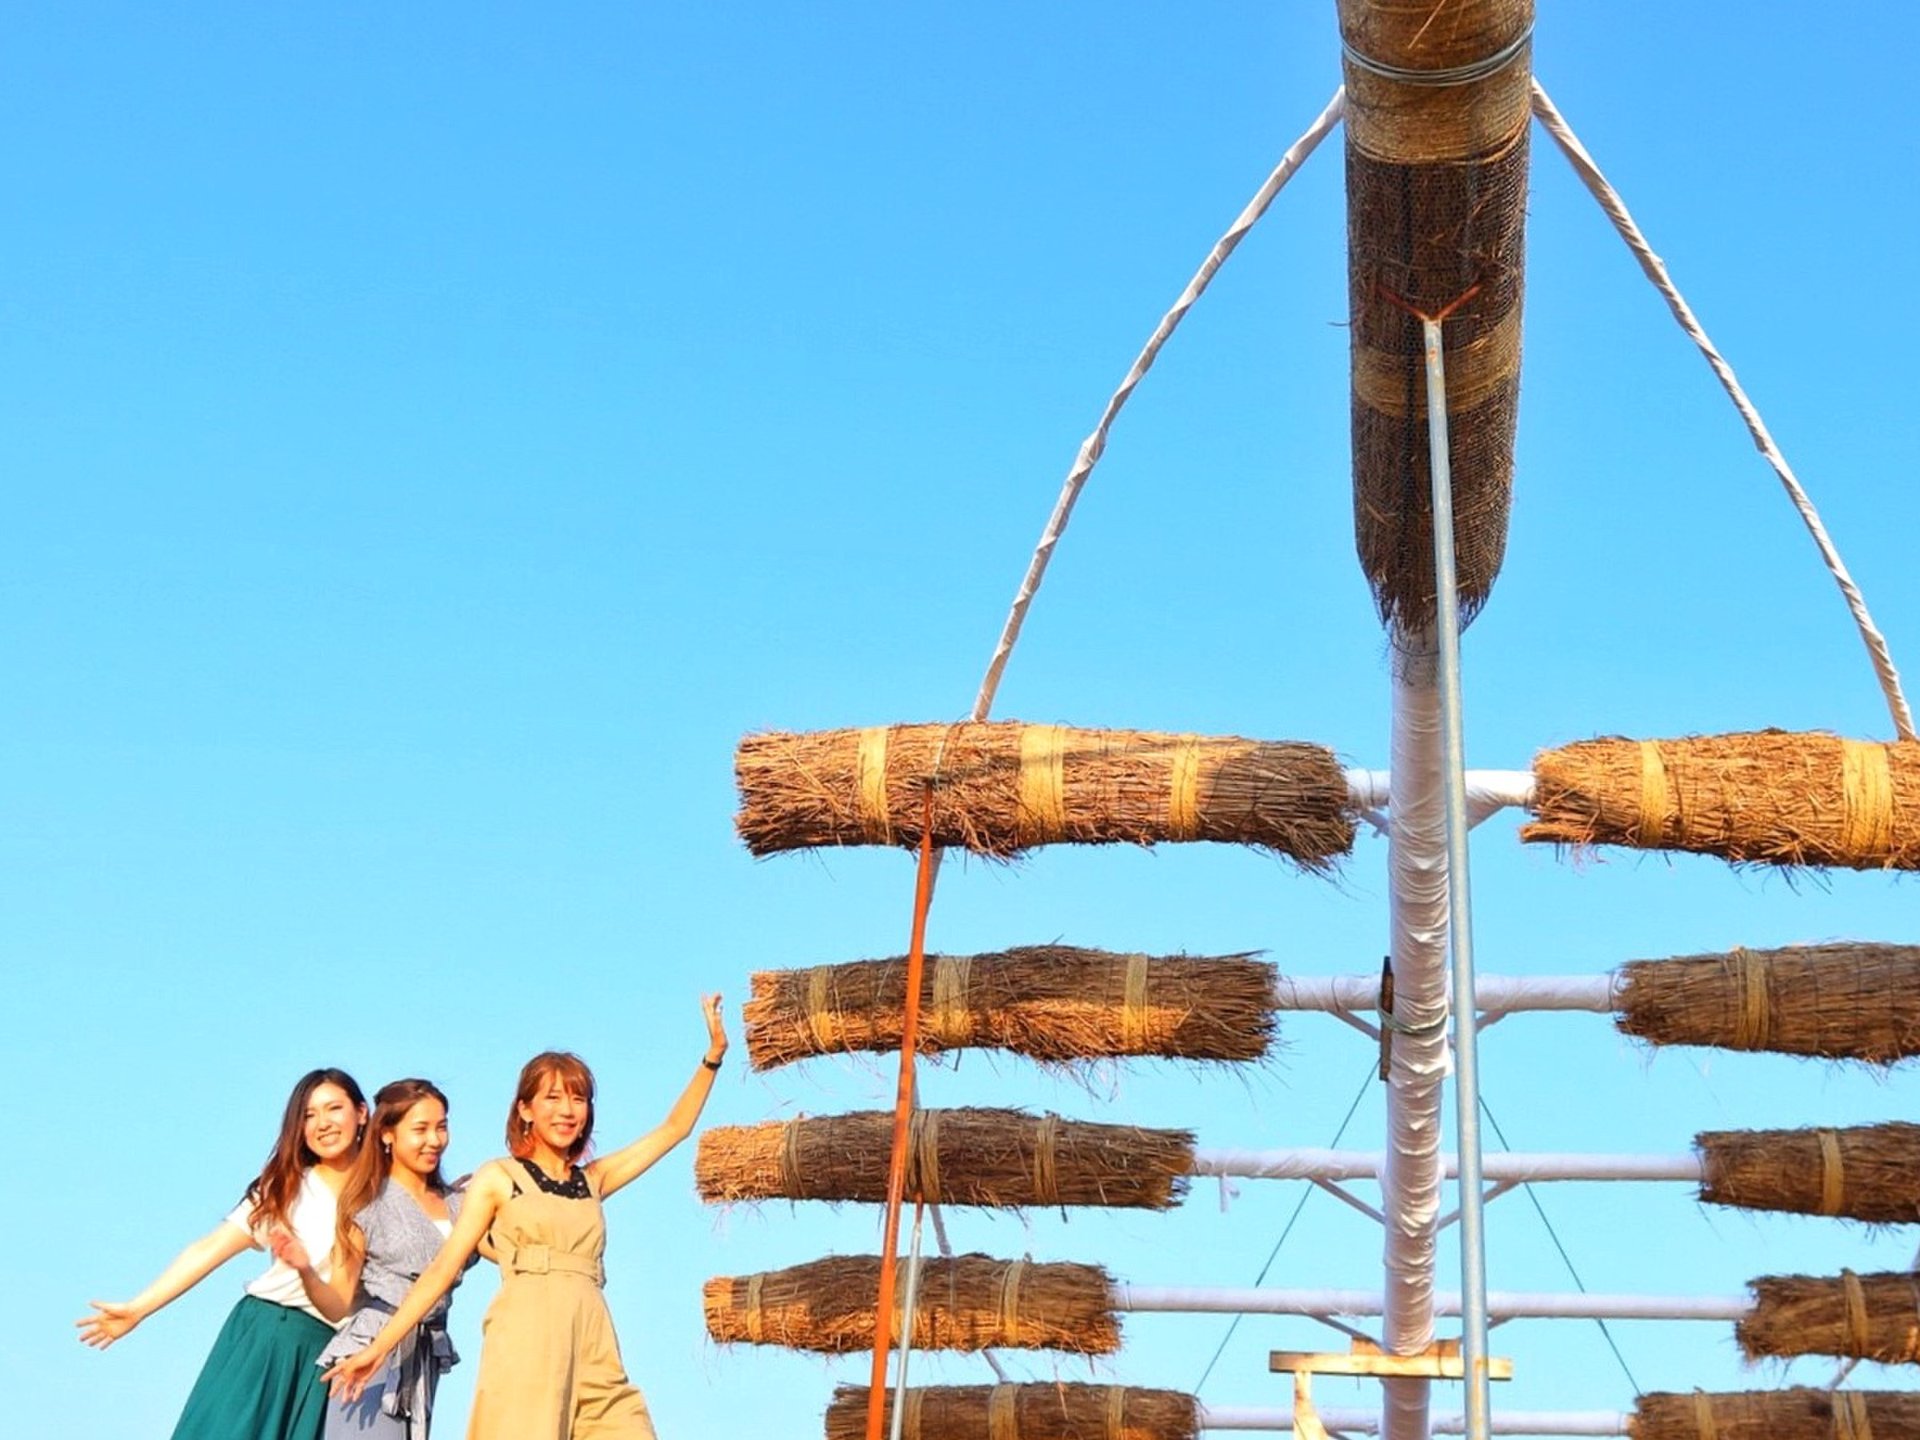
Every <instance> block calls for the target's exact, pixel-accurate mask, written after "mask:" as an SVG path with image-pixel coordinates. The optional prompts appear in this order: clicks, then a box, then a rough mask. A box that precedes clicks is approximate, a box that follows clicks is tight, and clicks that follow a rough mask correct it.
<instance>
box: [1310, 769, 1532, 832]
mask: <svg viewBox="0 0 1920 1440" xmlns="http://www.w3.org/2000/svg"><path fill="white" fill-rule="evenodd" d="M1346 779H1347V797H1348V798H1349V799H1350V800H1351V801H1352V802H1353V805H1354V807H1355V808H1356V809H1360V810H1378V809H1380V808H1381V807H1382V806H1384V805H1386V804H1387V803H1388V797H1389V796H1390V794H1391V793H1392V789H1393V779H1392V777H1391V776H1390V775H1389V774H1388V773H1387V772H1386V771H1385V770H1349V771H1347V772H1346ZM1532 805H1533V772H1532V771H1531V770H1469V771H1467V821H1468V823H1469V824H1473V825H1478V824H1479V823H1480V822H1481V821H1482V820H1484V819H1486V818H1487V817H1488V816H1489V815H1491V814H1493V813H1494V812H1495V811H1497V810H1504V809H1506V808H1507V807H1508V806H1512V807H1514V808H1515V809H1519V810H1526V809H1530V808H1531V807H1532Z"/></svg>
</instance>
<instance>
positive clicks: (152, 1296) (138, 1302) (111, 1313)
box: [73, 1220, 254, 1350]
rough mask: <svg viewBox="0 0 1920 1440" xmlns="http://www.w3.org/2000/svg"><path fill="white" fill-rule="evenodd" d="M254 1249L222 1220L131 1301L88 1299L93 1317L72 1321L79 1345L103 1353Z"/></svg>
mask: <svg viewBox="0 0 1920 1440" xmlns="http://www.w3.org/2000/svg"><path fill="white" fill-rule="evenodd" d="M253 1248H254V1245H253V1237H252V1236H251V1235H249V1234H248V1233H247V1232H246V1231H244V1230H242V1229H241V1228H240V1227H239V1226H238V1225H235V1224H234V1223H233V1222H232V1221H230V1220H223V1221H221V1222H220V1224H219V1225H218V1226H217V1227H216V1228H215V1229H213V1230H211V1231H209V1232H208V1233H207V1234H205V1235H202V1236H201V1237H200V1238H199V1239H198V1240H196V1241H194V1242H193V1243H192V1244H191V1245H189V1246H187V1248H186V1249H184V1250H182V1251H181V1252H180V1253H179V1254H178V1255H176V1256H174V1257H173V1263H172V1264H170V1265H168V1266H167V1268H166V1269H164V1270H162V1271H161V1272H160V1273H159V1275H157V1276H155V1277H154V1281H153V1283H152V1284H151V1285H149V1286H147V1288H146V1289H144V1290H142V1291H141V1292H140V1293H139V1294H138V1295H136V1296H134V1297H133V1299H131V1300H89V1301H88V1302H87V1303H88V1304H89V1305H91V1306H92V1307H93V1314H91V1315H87V1316H84V1317H82V1318H81V1319H78V1320H76V1321H74V1322H73V1323H74V1325H75V1326H76V1327H78V1329H79V1331H80V1343H81V1344H83V1345H91V1346H92V1347H93V1348H94V1349H96V1350H104V1349H106V1348H107V1347H108V1346H109V1345H111V1344H113V1342H114V1341H116V1340H118V1339H120V1338H121V1337H122V1336H124V1335H126V1334H127V1333H128V1332H129V1331H131V1330H132V1329H133V1327H134V1326H136V1325H138V1324H139V1323H140V1322H141V1321H142V1320H144V1319H146V1318H147V1316H149V1315H151V1314H153V1312H154V1311H156V1310H158V1309H160V1308H161V1307H162V1306H163V1305H168V1304H171V1303H172V1302H173V1301H175V1300H178V1299H179V1298H180V1297H181V1296H182V1295H184V1294H186V1293H187V1291H189V1290H191V1289H192V1288H193V1287H194V1286H196V1285H198V1284H199V1283H200V1282H201V1281H202V1280H204V1279H206V1278H207V1276H209V1275H211V1274H212V1273H213V1272H214V1271H215V1270H217V1269H219V1268H220V1267H221V1266H222V1265H224V1264H226V1263H227V1261H229V1260H231V1259H232V1258H233V1257H234V1256H236V1255H238V1254H239V1253H240V1252H241V1251H242V1250H251V1249H253Z"/></svg>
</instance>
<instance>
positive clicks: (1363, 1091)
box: [1193, 1064, 1374, 1395]
mask: <svg viewBox="0 0 1920 1440" xmlns="http://www.w3.org/2000/svg"><path fill="white" fill-rule="evenodd" d="M1373 1079H1374V1067H1373V1066H1372V1065H1371V1064H1369V1065H1368V1066H1367V1073H1366V1075H1365V1077H1364V1078H1362V1080H1361V1081H1360V1088H1359V1090H1358V1091H1356V1092H1355V1093H1354V1097H1353V1103H1352V1104H1351V1105H1349V1106H1348V1107H1347V1113H1346V1116H1345V1118H1344V1119H1342V1120H1341V1122H1340V1128H1339V1129H1338V1130H1336V1131H1334V1132H1333V1139H1331V1140H1330V1141H1328V1142H1327V1148H1328V1149H1332V1148H1333V1147H1334V1146H1335V1145H1338V1144H1339V1143H1340V1141H1341V1139H1342V1137H1344V1136H1345V1135H1346V1133H1347V1127H1348V1126H1349V1125H1351V1124H1352V1123H1353V1117H1354V1116H1355V1115H1356V1114H1358V1113H1359V1111H1360V1102H1361V1101H1362V1100H1364V1099H1366V1098H1367V1091H1368V1090H1370V1089H1372V1088H1373ZM1312 1198H1313V1186H1311V1185H1309V1186H1307V1187H1306V1188H1304V1189H1303V1190H1301V1192H1300V1199H1299V1200H1298V1201H1297V1202H1296V1203H1295V1204H1294V1207H1293V1213H1292V1214H1291V1215H1289V1216H1288V1217H1287V1223H1286V1224H1285V1225H1283V1226H1282V1227H1281V1228H1280V1238H1279V1239H1278V1240H1276V1241H1274V1242H1273V1249H1271V1250H1269V1251H1268V1252H1267V1261H1266V1264H1264V1265H1262V1266H1261V1267H1260V1273H1259V1274H1258V1275H1256V1276H1254V1277H1253V1283H1254V1284H1255V1285H1256V1286H1258V1285H1261V1284H1263V1283H1265V1281H1266V1278H1267V1272H1268V1271H1269V1270H1271V1269H1273V1262H1274V1261H1275V1260H1276V1259H1278V1258H1279V1255H1280V1247H1281V1246H1282V1245H1284V1244H1286V1243H1287V1236H1289V1235H1291V1234H1292V1233H1293V1225H1294V1222H1295V1221H1296V1220H1298V1219H1299V1218H1300V1212H1301V1211H1302V1210H1304V1209H1306V1208H1307V1201H1309V1200H1311V1199H1312ZM1243 1318H1244V1317H1243V1316H1240V1315H1236V1316H1234V1317H1233V1321H1232V1323H1231V1324H1229V1325H1228V1326H1227V1333H1226V1334H1224V1335H1222V1336H1221V1337H1220V1343H1219V1345H1217V1346H1216V1347H1215V1348H1214V1352H1213V1358H1212V1359H1211V1360H1209V1361H1207V1368H1206V1369H1204V1370H1202V1371H1201V1372H1200V1378H1199V1380H1197V1381H1196V1382H1194V1387H1193V1393H1194V1394H1195V1395H1198V1394H1199V1393H1200V1391H1201V1389H1202V1388H1203V1387H1204V1386H1205V1385H1206V1383H1207V1377H1208V1376H1209V1375H1211V1374H1213V1367H1214V1366H1216V1365H1218V1364H1219V1363H1220V1357H1221V1356H1222V1355H1224V1354H1226V1353H1227V1342H1228V1341H1229V1340H1231V1339H1233V1332H1234V1331H1236V1330H1238V1329H1239V1328H1240V1321H1241V1320H1242V1319H1243Z"/></svg>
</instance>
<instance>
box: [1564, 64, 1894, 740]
mask: <svg viewBox="0 0 1920 1440" xmlns="http://www.w3.org/2000/svg"><path fill="white" fill-rule="evenodd" d="M1533 113H1534V115H1535V117H1536V118H1538V120H1539V121H1540V123H1541V125H1542V126H1543V127H1545V129H1546V132H1547V134H1548V135H1550V136H1551V137H1552V138H1553V143H1554V144H1556V145H1558V146H1559V147H1560V152H1561V154H1563V155H1565V156H1566V157H1567V160H1568V162H1569V163H1571V164H1572V166H1573V168H1574V172H1575V173H1576V174H1578V175H1579V177H1580V179H1581V182H1582V183H1583V184H1585V185H1586V187H1587V189H1588V190H1589V191H1590V192H1591V193H1592V195H1593V198H1594V199H1595V200H1597V201H1599V202H1600V208H1601V209H1602V210H1604V211H1606V212H1607V218H1608V219H1609V220H1611V221H1612V222H1613V228H1614V229H1615V230H1617V231H1618V232H1619V233H1620V238H1621V239H1622V240H1624V241H1626V242H1627V248H1628V249H1629V250H1631V251H1633V256H1634V259H1636V260H1638V261H1639V262H1640V268H1641V269H1642V270H1643V271H1645V272H1646V276H1647V279H1649V280H1651V281H1652V282H1653V285H1654V288H1655V289H1657V290H1658V291H1659V292H1660V294H1661V296H1662V297H1663V298H1664V299H1665V300H1666V302H1667V308H1668V309H1669V310H1671V311H1673V318H1674V319H1675V320H1678V321H1679V322H1680V328H1681V329H1682V330H1684V331H1686V332H1687V338H1688V339H1690V340H1692V341H1693V343H1694V344H1695V345H1696V346H1698V347H1699V350H1700V353H1701V354H1702V355H1704V356H1705V357H1706V360H1707V364H1709V365H1710V366H1712V367H1713V373H1714V374H1715V375H1716V376H1718V377H1719V380H1720V385H1721V388H1723V389H1724V390H1725V391H1726V392H1727V398H1728V399H1730V400H1731V401H1733V408H1734V409H1736V410H1738V411H1739V412H1740V418H1741V419H1742V420H1744V421H1745V422H1746V425H1747V433H1748V434H1749V435H1751V436H1752V437H1753V443H1754V446H1755V448H1757V449H1758V450H1759V451H1760V453H1761V454H1762V455H1763V456H1765V457H1766V461H1767V463H1768V464H1769V465H1771V466H1772V467H1773V473H1774V474H1776V475H1778V476H1779V477H1780V483H1781V485H1782V486H1784V487H1785V489H1786V492H1787V496H1788V498H1789V499H1791V500H1792V501H1793V508H1794V509H1795V510H1797V511H1799V512H1800V519H1801V521H1802V523H1804V524H1805V525H1806V527H1807V532H1808V533H1809V534H1810V535H1812V536H1813V543H1814V545H1815V546H1817V547H1818V548H1819V551H1820V558H1821V560H1823V561H1824V562H1825V563H1826V567H1827V569H1828V571H1829V572H1830V573H1831V574H1832V575H1833V580H1834V583H1835V584H1836V585H1838V586H1839V587H1840V593H1841V595H1843V596H1844V597H1845V598H1846V602H1847V609H1848V610H1849V611H1851V612H1852V614H1853V623H1854V627H1855V628H1856V629H1858V630H1859V632H1860V639H1861V641H1862V643H1863V644H1865V645H1866V647H1867V656H1868V658H1869V659H1870V660H1872V662H1873V673H1874V675H1875V676H1877V677H1878V679H1879V681H1880V691H1881V693H1882V694H1883V695H1885V696H1886V698H1887V709H1888V710H1889V711H1890V712H1891V713H1892V715H1893V728H1894V730H1895V732H1896V733H1897V734H1898V735H1899V737H1900V738H1901V739H1902V740H1912V739H1914V738H1915V734H1914V728H1913V712H1912V710H1910V709H1909V708H1908V707H1907V697H1906V694H1905V692H1903V691H1902V690H1901V688H1900V672H1899V671H1897V670H1896V669H1894V665H1893V656H1892V654H1891V653H1890V652H1889V651H1888V649H1887V642H1886V638H1885V637H1884V636H1883V635H1881V633H1880V631H1879V629H1878V628H1877V627H1876V626H1875V625H1874V623H1873V616H1872V615H1870V614H1869V613H1868V612H1867V602H1866V599H1865V597H1864V596H1862V595H1861V593H1860V587H1859V586H1858V585H1856V584H1855V583H1854V579H1853V576H1852V575H1851V574H1849V573H1848V572H1847V567H1846V565H1845V563H1844V562H1843V561H1842V560H1841V559H1840V552H1839V550H1838V549H1836V548H1835V546H1834V543H1833V541H1832V540H1831V539H1830V538H1829V537H1828V535H1827V527H1826V526H1825V525H1823V524H1821V522H1820V512H1819V511H1817V510H1815V509H1814V508H1813V501H1812V500H1810V499H1808V498H1807V492H1806V490H1805V489H1803V488H1802V486H1801V484H1800V481H1799V479H1798V478H1796V477H1795V475H1794V473H1793V467H1792V466H1790V465H1788V464H1787V460H1786V457H1785V456H1784V455H1782V454H1781V453H1780V448H1779V447H1778V446H1777V445H1775V444H1774V443H1773V436H1772V435H1771V434H1770V433H1769V432H1768V430H1767V426H1766V422H1765V421H1763V420H1762V419H1761V418H1760V412H1759V411H1758V410H1756V409H1754V407H1753V402H1752V401H1751V400H1749V399H1747V395H1746V392H1745V391H1744V390H1742V389H1741V388H1740V382H1739V381H1738V380H1737V379H1735V378H1734V374H1733V367H1732V366H1731V365H1729V364H1728V363H1727V362H1726V359H1725V357H1723V356H1722V355H1721V354H1720V352H1719V350H1717V349H1715V348H1714V344H1713V341H1711V340H1709V339H1708V338H1707V332H1706V331H1705V330H1704V329H1702V328H1701V325H1700V321H1699V319H1698V318H1697V317H1696V316H1695V315H1694V313H1693V308H1692V307H1691V306H1690V305H1688V304H1687V302H1686V300H1685V298H1684V297H1682V295H1681V294H1680V291H1679V290H1678V288H1676V287H1675V285H1674V283H1673V278H1672V277H1671V276H1670V275H1668V274H1667V266H1666V262H1665V261H1663V260H1662V259H1661V258H1660V257H1659V256H1658V255H1656V254H1655V253H1654V251H1653V247H1652V246H1651V245H1649V244H1648V243H1647V237H1646V236H1645V235H1644V234H1642V233H1641V230H1640V227H1639V226H1638V225H1636V224H1635V223H1634V219H1633V216H1632V215H1630V214H1628V213H1627V207H1626V203H1625V202H1624V201H1622V200H1621V198H1620V195H1619V192H1617V191H1616V190H1615V189H1614V188H1613V186H1612V185H1611V184H1609V183H1608V182H1607V177H1606V176H1605V175H1603V174H1602V173H1601V172H1600V167H1599V166H1598V165H1596V164H1595V163H1594V160H1593V157H1592V156H1591V155H1589V154H1588V153H1587V150H1586V147H1585V146H1584V145H1582V144H1581V143H1580V140H1579V137H1578V136H1576V135H1575V134H1574V133H1573V130H1572V128H1571V127H1570V126H1569V125H1568V124H1567V122H1566V119H1565V117H1563V116H1562V115H1561V114H1560V112H1559V110H1557V109H1556V108H1554V103H1553V101H1552V100H1551V99H1549V98H1548V96H1547V92H1546V90H1545V89H1544V88H1542V86H1541V84H1540V82H1539V80H1537V79H1536V80H1535V81H1534V82H1533Z"/></svg>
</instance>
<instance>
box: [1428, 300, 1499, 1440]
mask: <svg viewBox="0 0 1920 1440" xmlns="http://www.w3.org/2000/svg"><path fill="white" fill-rule="evenodd" d="M1420 323H1421V327H1422V329H1423V331H1424V333H1425V337H1426V362H1427V439H1428V445H1429V457H1428V471H1429V474H1430V475H1431V477H1432V481H1433V575H1434V593H1435V605H1436V611H1435V621H1436V625H1435V629H1436V630H1437V631H1438V639H1439V660H1440V676H1439V679H1440V719H1441V729H1442V752H1443V760H1444V765H1445V775H1446V816H1447V904H1448V924H1447V939H1448V947H1449V951H1450V953H1451V956H1452V960H1453V1045H1454V1101H1455V1109H1456V1122H1455V1123H1456V1132H1455V1133H1456V1135H1457V1137H1458V1142H1459V1177H1460V1179H1459V1186H1460V1296H1461V1347H1460V1348H1461V1356H1462V1359H1463V1360H1464V1361H1465V1370H1466V1374H1465V1380H1466V1433H1467V1435H1468V1436H1469V1437H1470V1440H1485V1437H1486V1436H1487V1435H1488V1434H1489V1433H1491V1432H1490V1429H1489V1419H1490V1415H1489V1412H1490V1410H1491V1408H1492V1397H1491V1394H1490V1390H1491V1387H1490V1386H1489V1384H1488V1367H1487V1256H1486V1231H1485V1218H1484V1214H1483V1211H1482V1190H1481V1174H1480V1067H1479V1054H1478V1052H1479V1036H1478V1030H1477V1027H1476V1026H1475V1024H1474V983H1473V912H1472V908H1471V890H1472V887H1471V885H1470V884H1469V881H1468V873H1467V832H1468V830H1469V829H1470V828H1471V826H1470V824H1469V822H1468V818H1467V771H1466V754H1465V750H1466V742H1465V726H1464V723H1463V721H1462V719H1461V698H1460V601H1459V595H1458V593H1457V591H1456V589H1455V578H1454V575H1455V567H1454V553H1453V472H1452V456H1451V452H1450V450H1449V448H1448V439H1447V373H1446V356H1445V342H1444V338H1443V335H1442V328H1441V322H1440V321H1439V320H1435V319H1429V318H1427V317H1425V316H1422V317H1421V322H1420Z"/></svg>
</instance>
